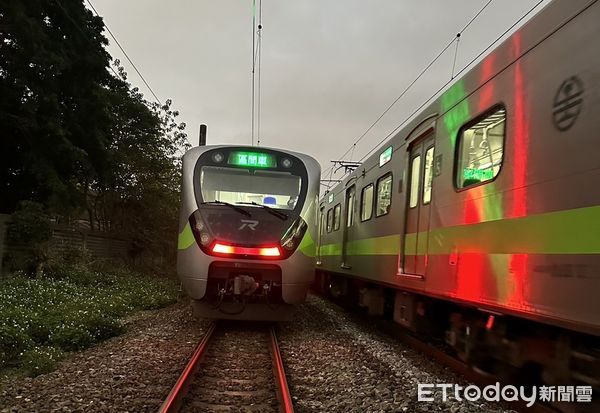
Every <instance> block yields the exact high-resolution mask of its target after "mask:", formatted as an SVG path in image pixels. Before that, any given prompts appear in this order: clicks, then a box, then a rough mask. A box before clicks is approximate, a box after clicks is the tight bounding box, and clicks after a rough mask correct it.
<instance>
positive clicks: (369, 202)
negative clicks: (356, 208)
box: [360, 184, 373, 221]
mask: <svg viewBox="0 0 600 413" xmlns="http://www.w3.org/2000/svg"><path fill="white" fill-rule="evenodd" d="M372 215H373V184H369V185H367V186H365V187H364V188H363V189H362V193H361V195H360V220H361V221H367V220H369V219H371V216H372Z"/></svg>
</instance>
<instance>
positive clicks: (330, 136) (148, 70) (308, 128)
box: [91, 0, 547, 178]
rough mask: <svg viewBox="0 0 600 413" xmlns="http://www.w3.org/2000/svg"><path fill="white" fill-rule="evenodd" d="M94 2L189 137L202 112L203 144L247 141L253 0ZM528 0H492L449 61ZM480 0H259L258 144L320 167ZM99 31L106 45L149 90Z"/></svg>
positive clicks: (393, 122) (366, 145)
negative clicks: (315, 162)
mask: <svg viewBox="0 0 600 413" xmlns="http://www.w3.org/2000/svg"><path fill="white" fill-rule="evenodd" d="M91 1H92V4H93V5H94V6H95V8H96V10H97V11H98V12H99V13H100V15H101V16H103V17H104V19H105V23H106V24H107V25H108V27H109V28H110V29H111V31H112V32H113V34H115V35H116V37H117V39H118V40H119V42H120V43H121V45H122V46H123V47H124V48H125V50H126V52H127V53H128V54H129V56H130V57H131V58H132V60H133V61H134V63H135V64H136V65H137V67H138V69H139V70H140V71H141V72H142V74H143V75H144V77H145V78H146V80H147V81H148V83H149V84H150V86H151V87H152V89H153V90H154V92H155V93H156V94H157V96H158V97H159V98H160V99H161V100H163V101H164V100H165V99H167V98H170V99H172V100H173V107H174V108H175V109H177V110H179V111H180V112H181V117H180V119H181V120H182V121H184V122H186V124H187V128H186V131H187V133H188V138H189V140H190V143H191V144H192V145H197V144H198V129H199V125H200V123H206V124H207V125H208V138H207V140H208V143H209V144H218V143H225V144H250V141H251V133H250V131H251V127H250V125H251V86H252V83H251V67H252V0H173V1H164V0H127V1H123V0H91ZM537 2H538V0H495V1H492V3H491V4H490V5H489V6H488V7H487V8H486V9H485V10H484V12H483V13H482V14H481V15H480V16H479V17H478V18H477V19H476V20H475V21H474V22H473V24H472V25H471V26H470V27H469V28H468V29H467V30H466V31H465V32H464V33H463V34H462V36H461V38H460V43H459V49H458V54H457V60H456V67H457V70H460V69H461V68H463V67H464V66H465V65H466V64H467V63H468V62H469V61H470V60H471V59H472V58H473V57H475V56H476V55H477V54H479V53H480V52H481V51H482V50H483V49H484V48H485V47H487V46H488V45H489V44H490V43H491V42H492V41H493V40H494V39H496V38H497V37H498V36H499V35H500V34H501V33H503V32H504V31H505V30H506V29H507V28H508V27H510V26H511V25H512V24H513V23H514V22H515V21H517V20H518V19H519V18H520V17H521V16H522V15H524V14H525V13H526V12H527V11H528V10H529V9H530V8H531V7H533V6H534V5H535V4H536V3H537ZM256 3H257V7H258V3H259V0H256ZM486 3H487V0H453V1H442V0H438V1H434V0H420V1H417V0H410V1H409V0H377V1H364V0H362V1H359V0H336V1H334V0H296V1H290V0H263V2H262V24H263V30H262V65H261V68H262V76H261V80H262V88H261V89H262V90H261V95H262V100H261V102H262V103H261V105H262V106H261V108H262V110H261V111H262V116H261V133H260V135H261V144H262V145H263V146H273V147H280V148H287V149H291V150H295V151H299V152H305V153H308V154H310V155H312V156H314V157H315V158H316V159H317V160H318V161H319V162H320V163H321V166H322V167H323V169H324V170H325V169H327V168H329V166H330V162H329V161H330V160H332V159H339V157H340V156H341V155H342V154H343V153H344V152H345V151H346V149H348V148H349V147H351V146H352V142H353V141H355V140H356V138H357V137H359V136H360V135H362V133H363V132H364V131H365V130H366V129H367V128H368V127H369V126H370V125H371V123H373V121H375V119H377V117H378V116H379V115H380V114H381V113H382V112H383V111H384V110H385V108H386V107H387V106H388V105H389V104H390V103H391V102H393V101H394V99H396V97H397V96H398V95H399V94H400V93H401V92H402V90H403V89H404V88H405V87H406V86H407V85H408V84H409V83H410V82H411V81H412V80H413V79H414V78H415V77H416V76H417V75H418V73H419V72H420V71H421V70H422V69H423V68H424V67H425V66H426V65H427V64H428V63H429V62H430V61H431V60H432V59H433V57H435V56H436V55H437V54H438V53H439V51H440V50H441V49H442V48H443V47H444V46H445V45H446V44H447V43H448V42H449V41H451V40H452V38H453V37H454V36H455V35H456V33H457V32H458V31H459V30H461V29H462V28H463V27H464V26H465V25H466V24H467V23H468V22H469V20H471V18H472V17H473V16H474V15H475V14H476V13H477V12H478V11H479V10H480V9H481V8H482V7H483V6H484V5H485V4H486ZM546 3H547V1H545V2H543V3H542V5H541V6H540V7H539V8H538V9H536V12H537V11H538V10H539V9H540V8H541V7H543V6H544V5H545V4H546ZM534 14H535V13H534ZM106 35H107V37H108V38H109V40H110V42H111V43H110V46H109V52H110V53H111V55H112V56H113V57H114V58H116V59H120V60H121V62H122V63H123V64H124V66H125V69H126V70H127V72H128V73H129V80H130V81H131V82H132V83H133V84H134V85H136V86H139V87H140V90H142V92H144V94H145V96H146V98H148V99H150V98H151V94H150V93H149V92H148V91H147V89H146V88H145V87H144V85H143V83H142V81H141V80H140V79H139V77H137V75H136V74H135V72H134V70H133V69H132V68H131V66H130V65H129V63H128V62H127V61H126V59H125V58H124V56H123V54H122V53H121V51H120V50H119V49H118V48H117V46H116V45H115V44H114V42H113V41H112V39H111V38H110V37H109V36H108V33H107V34H106ZM454 50H455V49H454V47H451V48H450V49H449V50H448V52H446V53H445V54H444V55H443V56H442V58H441V59H440V60H439V61H438V63H436V64H435V65H434V66H433V67H432V68H431V69H430V71H429V72H428V74H427V75H426V76H424V77H423V78H421V80H420V81H419V82H418V83H417V84H416V85H415V86H414V87H413V88H412V89H411V91H410V92H409V93H408V94H407V95H406V96H404V98H403V99H402V100H400V101H399V102H398V104H397V105H396V106H395V107H394V108H393V109H392V110H391V111H390V112H388V113H387V115H386V116H385V117H384V118H383V119H382V120H381V121H380V122H379V123H378V125H377V126H376V127H374V128H373V129H372V130H371V131H370V132H369V134H368V135H367V136H365V138H364V139H363V140H362V142H361V143H360V144H359V145H357V146H356V148H355V150H354V153H349V154H348V155H347V156H346V157H345V158H346V159H350V158H351V157H352V158H353V160H358V159H360V158H361V157H362V156H363V155H364V154H365V153H366V152H367V151H368V150H369V149H371V148H372V147H373V145H375V144H376V143H377V142H379V141H380V140H381V139H382V138H383V137H384V136H385V135H387V134H388V133H389V131H391V130H392V129H394V127H396V126H397V125H398V124H399V123H401V122H402V121H403V120H404V119H405V118H406V117H407V116H408V114H410V113H411V112H412V111H413V110H414V109H415V108H416V107H418V106H419V105H420V104H421V103H422V102H423V101H424V100H425V99H427V98H428V97H429V96H430V95H431V94H432V93H433V92H434V91H436V90H437V89H438V88H439V87H440V86H441V85H442V84H444V83H445V82H446V81H447V80H448V79H449V78H450V75H451V70H452V62H453V58H454ZM327 177H328V176H324V178H327Z"/></svg>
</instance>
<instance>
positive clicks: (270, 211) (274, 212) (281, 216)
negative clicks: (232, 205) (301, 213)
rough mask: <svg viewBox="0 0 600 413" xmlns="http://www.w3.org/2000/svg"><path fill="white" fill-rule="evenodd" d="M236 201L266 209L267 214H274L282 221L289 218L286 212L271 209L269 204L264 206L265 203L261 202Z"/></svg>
mask: <svg viewBox="0 0 600 413" xmlns="http://www.w3.org/2000/svg"><path fill="white" fill-rule="evenodd" d="M237 203H238V204H241V205H254V206H258V207H261V208H263V209H264V210H266V211H267V212H268V213H269V214H271V215H275V216H276V217H277V218H279V219H281V220H282V221H285V220H287V219H288V218H289V217H288V216H287V214H284V213H283V212H281V211H277V210H276V209H273V208H271V207H269V206H266V205H263V204H259V203H257V202H254V201H252V202H237Z"/></svg>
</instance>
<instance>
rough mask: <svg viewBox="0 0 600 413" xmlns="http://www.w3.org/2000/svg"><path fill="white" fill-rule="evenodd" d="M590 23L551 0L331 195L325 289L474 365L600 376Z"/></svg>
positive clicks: (322, 274) (597, 35)
mask: <svg viewBox="0 0 600 413" xmlns="http://www.w3.org/2000/svg"><path fill="white" fill-rule="evenodd" d="M598 22H600V4H599V3H598V2H597V1H586V0H577V1H570V0H556V1H554V2H552V3H550V4H549V5H548V6H546V7H545V8H544V9H543V10H542V11H540V12H539V13H538V14H537V15H536V16H535V17H533V18H532V19H531V20H530V21H529V22H528V23H527V24H525V25H524V26H523V27H522V28H520V29H519V30H518V31H517V32H515V33H514V34H512V35H511V36H510V37H509V38H508V39H507V40H506V41H504V42H503V43H502V44H501V45H500V46H499V47H497V48H496V49H495V50H493V51H492V52H491V53H490V54H489V55H487V56H486V57H485V58H484V59H483V60H482V61H481V62H480V63H478V64H477V65H476V66H475V67H474V68H473V69H471V70H470V71H469V72H468V73H466V74H465V75H464V76H463V77H461V78H459V79H457V80H456V81H455V82H454V83H453V84H452V86H451V87H450V88H448V89H447V90H446V91H445V92H444V93H443V94H442V95H441V96H440V97H439V98H437V99H436V100H435V101H433V102H432V103H431V104H430V105H429V106H427V107H426V108H425V109H424V110H422V111H421V112H420V114H419V115H417V116H416V117H415V118H414V120H412V121H411V122H410V123H409V124H407V125H406V126H405V127H404V128H402V129H401V130H400V131H399V132H398V133H396V134H395V135H394V136H393V137H392V138H391V139H389V140H388V141H387V142H385V143H384V144H383V145H382V146H381V147H380V148H379V149H378V150H377V151H376V152H374V153H373V155H371V156H370V157H368V158H367V159H366V160H365V161H364V162H363V163H362V164H361V165H360V166H359V167H358V168H357V169H356V170H355V171H353V172H352V173H351V174H349V175H348V176H346V177H345V178H344V179H343V181H342V182H341V183H339V184H337V185H336V186H335V187H333V188H332V189H331V191H330V192H328V193H326V194H325V196H324V197H323V198H322V199H321V202H320V214H319V217H320V218H319V219H320V225H319V236H318V248H317V281H318V283H319V286H320V288H322V289H323V290H325V291H327V292H328V293H331V294H333V295H335V296H340V297H346V298H348V297H351V298H354V299H356V300H358V301H359V302H360V304H361V305H363V306H365V307H367V308H368V309H369V311H370V312H371V313H375V314H383V313H386V312H387V313H388V314H389V315H390V317H392V316H393V318H394V320H396V321H397V322H398V323H400V324H402V325H404V326H406V327H407V328H409V329H412V330H414V331H421V332H423V333H424V334H428V335H434V336H438V337H443V338H444V339H445V340H446V342H447V343H449V344H450V345H452V346H453V347H454V348H455V349H456V351H457V352H458V353H459V354H460V355H461V357H463V358H464V359H467V360H469V361H470V362H472V363H473V364H475V365H477V366H478V367H479V368H481V369H482V370H486V371H494V372H496V373H498V371H507V370H510V371H519V372H520V373H522V372H523V370H527V371H528V372H529V373H531V375H534V376H536V378H539V379H540V380H544V381H546V382H565V381H570V382H572V381H573V380H575V381H576V382H581V383H584V384H590V385H593V386H598V384H599V381H598V377H600V368H599V362H598V357H599V356H600V353H599V349H600V345H599V343H598V336H599V335H600V300H599V299H598V296H599V294H600V185H599V183H600V141H599V140H598V130H599V129H600V118H599V116H598V114H600V53H598V47H597V45H596V44H595V40H597V39H600V24H599V23H598ZM538 376H539V377H538Z"/></svg>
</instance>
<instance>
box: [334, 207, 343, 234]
mask: <svg viewBox="0 0 600 413" xmlns="http://www.w3.org/2000/svg"><path fill="white" fill-rule="evenodd" d="M341 212H342V204H337V205H336V206H335V207H333V230H334V231H337V230H338V229H340V215H341Z"/></svg>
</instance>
